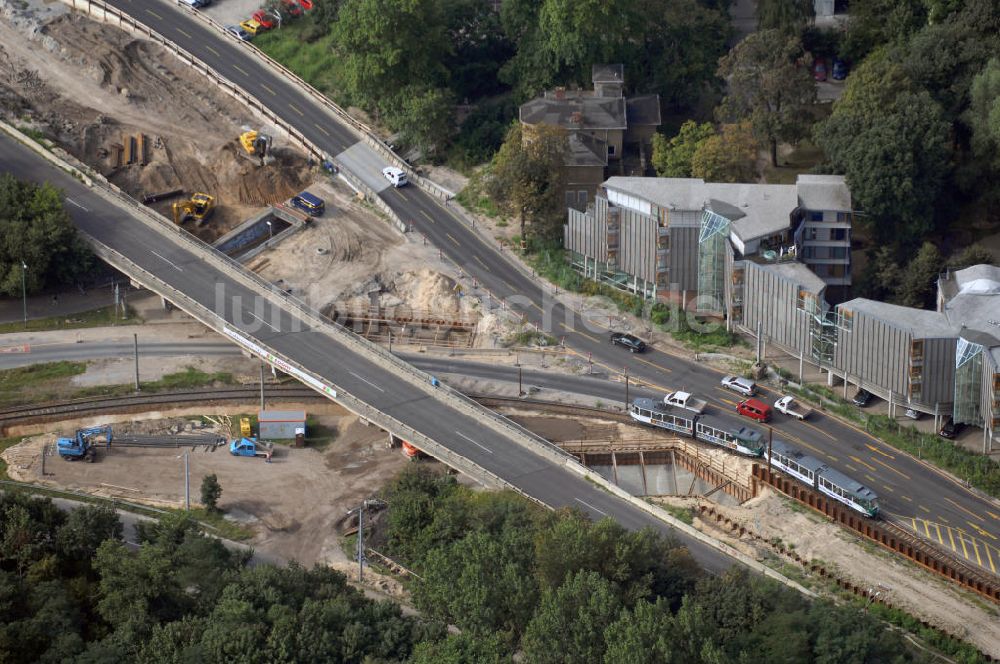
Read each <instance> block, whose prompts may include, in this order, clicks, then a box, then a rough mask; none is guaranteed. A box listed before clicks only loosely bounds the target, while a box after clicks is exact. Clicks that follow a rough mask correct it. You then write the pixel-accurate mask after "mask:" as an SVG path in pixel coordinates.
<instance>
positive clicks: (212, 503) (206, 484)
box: [201, 473, 222, 512]
mask: <svg viewBox="0 0 1000 664" xmlns="http://www.w3.org/2000/svg"><path fill="white" fill-rule="evenodd" d="M221 497H222V485H221V484H219V478H218V477H216V475H215V473H212V474H211V475H205V477H204V478H203V479H202V480H201V504H202V505H204V506H205V509H207V510H208V511H209V512H216V511H218V509H219V498H221Z"/></svg>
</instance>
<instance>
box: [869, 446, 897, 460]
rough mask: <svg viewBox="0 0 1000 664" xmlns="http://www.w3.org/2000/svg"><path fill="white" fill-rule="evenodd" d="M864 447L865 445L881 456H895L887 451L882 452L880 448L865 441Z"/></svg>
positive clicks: (893, 457)
mask: <svg viewBox="0 0 1000 664" xmlns="http://www.w3.org/2000/svg"><path fill="white" fill-rule="evenodd" d="M865 447H867V448H868V449H870V450H871V451H872V452H874V453H875V454H881V455H882V456H884V457H888V458H890V459H895V458H896V455H895V454H889V453H888V452H883V451H882V450H880V449H879V448H877V447H875V446H874V445H869V444H867V443H865Z"/></svg>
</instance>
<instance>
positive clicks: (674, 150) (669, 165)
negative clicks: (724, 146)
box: [652, 120, 715, 178]
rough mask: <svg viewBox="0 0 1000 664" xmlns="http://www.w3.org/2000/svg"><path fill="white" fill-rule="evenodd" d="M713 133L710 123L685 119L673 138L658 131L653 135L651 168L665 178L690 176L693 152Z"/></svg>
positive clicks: (713, 129)
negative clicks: (668, 137) (699, 122)
mask: <svg viewBox="0 0 1000 664" xmlns="http://www.w3.org/2000/svg"><path fill="white" fill-rule="evenodd" d="M714 135H715V128H714V127H712V125H711V123H708V122H704V123H702V124H698V123H697V122H695V121H694V120H687V121H686V122H684V124H682V125H681V128H680V131H679V132H677V135H676V136H674V137H673V138H671V139H669V141H668V140H667V138H666V137H665V136H664V135H663V134H660V133H656V134H654V135H653V157H652V161H653V168H655V169H656V174H657V175H659V176H660V177H665V178H689V177H691V160H692V159H693V158H694V153H695V151H696V150H697V149H698V146H699V145H701V144H702V143H703V142H704V141H705V140H706V139H707V138H709V137H711V136H714Z"/></svg>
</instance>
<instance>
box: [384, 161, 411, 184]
mask: <svg viewBox="0 0 1000 664" xmlns="http://www.w3.org/2000/svg"><path fill="white" fill-rule="evenodd" d="M382 175H384V176H385V179H386V180H388V181H389V182H390V183H392V186H393V187H396V188H397V189H399V188H400V187H402V186H403V185H405V184H406V183H407V182H409V180H408V179H407V178H406V171H404V170H403V169H402V168H396V167H395V166H386V167H385V168H383V169H382Z"/></svg>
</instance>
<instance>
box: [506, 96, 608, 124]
mask: <svg viewBox="0 0 1000 664" xmlns="http://www.w3.org/2000/svg"><path fill="white" fill-rule="evenodd" d="M521 122H523V123H524V124H529V125H535V124H549V125H556V126H558V127H565V128H567V129H571V130H572V129H625V127H626V117H625V98H624V97H593V96H583V95H577V94H570V93H567V94H566V95H565V97H564V98H563V99H557V98H555V97H547V96H546V97H539V98H537V99H532V100H531V101H529V102H527V103H526V104H523V105H522V106H521Z"/></svg>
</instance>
